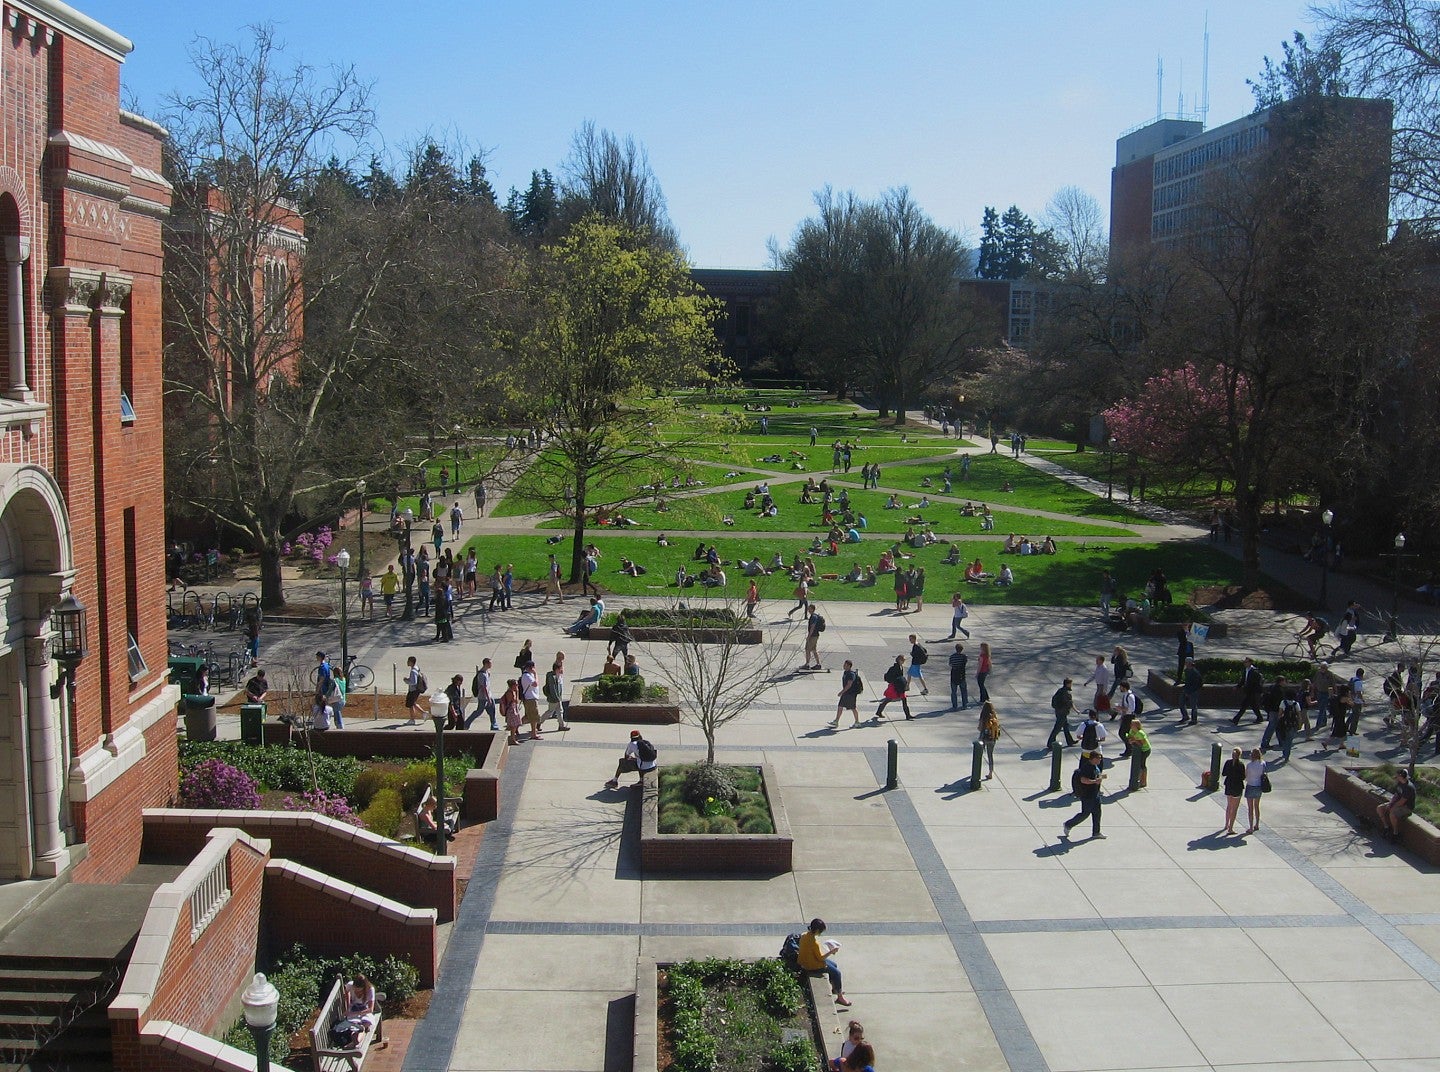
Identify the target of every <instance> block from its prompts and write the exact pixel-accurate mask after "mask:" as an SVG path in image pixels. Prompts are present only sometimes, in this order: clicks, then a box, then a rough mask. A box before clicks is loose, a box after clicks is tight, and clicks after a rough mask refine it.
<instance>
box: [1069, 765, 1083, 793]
mask: <svg viewBox="0 0 1440 1072" xmlns="http://www.w3.org/2000/svg"><path fill="white" fill-rule="evenodd" d="M1070 793H1071V795H1072V796H1077V797H1083V796H1084V795H1085V783H1084V782H1082V781H1081V780H1080V769H1079V768H1078V767H1077V768H1076V769H1075V771H1074V772H1073V773H1071V775H1070Z"/></svg>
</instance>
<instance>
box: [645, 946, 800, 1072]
mask: <svg viewBox="0 0 1440 1072" xmlns="http://www.w3.org/2000/svg"><path fill="white" fill-rule="evenodd" d="M635 1006H636V1008H635V1020H636V1030H635V1060H634V1066H633V1067H634V1068H635V1070H636V1072H650V1070H652V1069H653V1070H655V1072H664V1070H668V1072H702V1070H703V1072H710V1070H712V1069H713V1070H715V1072H815V1070H817V1069H819V1068H820V1066H821V1058H820V1053H821V1052H822V1050H821V1047H823V1045H824V1042H825V1039H824V1038H823V1036H822V1035H821V1033H820V1032H819V1031H818V1030H817V1027H816V1017H815V1006H814V1004H813V1001H812V996H811V993H810V988H809V987H808V986H806V985H805V980H803V979H800V978H798V977H797V976H796V975H794V974H793V973H792V972H790V971H788V970H787V969H786V968H785V967H784V965H782V964H781V963H780V961H779V960H778V959H762V960H729V959H720V958H709V959H706V960H690V961H684V962H681V963H678V964H657V963H656V962H655V961H653V960H646V959H642V960H641V961H640V963H639V965H638V967H637V970H636V1001H635Z"/></svg>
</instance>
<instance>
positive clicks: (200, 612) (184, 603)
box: [180, 592, 205, 625]
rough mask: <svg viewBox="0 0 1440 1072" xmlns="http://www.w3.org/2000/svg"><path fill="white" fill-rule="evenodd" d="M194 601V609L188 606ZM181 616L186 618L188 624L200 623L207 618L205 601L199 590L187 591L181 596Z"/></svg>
mask: <svg viewBox="0 0 1440 1072" xmlns="http://www.w3.org/2000/svg"><path fill="white" fill-rule="evenodd" d="M192 600H193V601H194V604H195V609H194V611H189V610H187V609H186V608H188V607H189V606H190V604H191V601H192ZM180 617H181V618H184V619H185V622H186V624H187V625H199V624H200V623H201V622H202V621H203V620H204V618H205V603H204V601H203V600H202V599H201V598H200V593H199V592H186V593H185V594H184V595H183V596H181V597H180Z"/></svg>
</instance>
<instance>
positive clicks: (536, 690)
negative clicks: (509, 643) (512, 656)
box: [520, 659, 540, 741]
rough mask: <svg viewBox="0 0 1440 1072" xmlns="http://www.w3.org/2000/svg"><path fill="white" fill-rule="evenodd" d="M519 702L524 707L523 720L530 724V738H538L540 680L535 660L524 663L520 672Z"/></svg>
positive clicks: (533, 739) (535, 739)
mask: <svg viewBox="0 0 1440 1072" xmlns="http://www.w3.org/2000/svg"><path fill="white" fill-rule="evenodd" d="M520 703H521V704H522V705H523V706H524V708H525V721H526V722H527V723H529V725H530V739H531V740H532V741H538V740H539V739H540V681H539V678H538V676H537V675H536V673H535V661H534V660H533V659H532V660H530V661H529V662H527V663H526V664H525V669H523V670H522V671H521V672H520Z"/></svg>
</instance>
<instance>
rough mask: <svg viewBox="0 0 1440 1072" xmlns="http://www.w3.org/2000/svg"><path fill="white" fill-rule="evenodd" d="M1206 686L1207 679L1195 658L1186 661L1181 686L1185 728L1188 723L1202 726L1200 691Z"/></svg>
mask: <svg viewBox="0 0 1440 1072" xmlns="http://www.w3.org/2000/svg"><path fill="white" fill-rule="evenodd" d="M1204 684H1205V678H1204V676H1203V675H1202V674H1201V673H1200V668H1199V667H1198V666H1196V665H1195V659H1194V657H1193V656H1192V657H1191V658H1189V659H1186V660H1185V676H1184V677H1183V678H1182V679H1181V684H1180V725H1182V726H1184V725H1185V724H1186V723H1187V722H1188V723H1189V724H1190V725H1191V726H1198V725H1199V724H1200V689H1201V687H1202V686H1204ZM1187 713H1188V718H1187Z"/></svg>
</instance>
